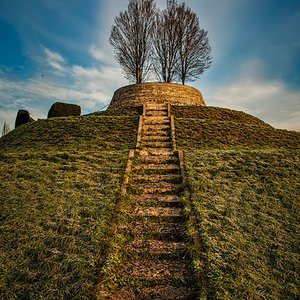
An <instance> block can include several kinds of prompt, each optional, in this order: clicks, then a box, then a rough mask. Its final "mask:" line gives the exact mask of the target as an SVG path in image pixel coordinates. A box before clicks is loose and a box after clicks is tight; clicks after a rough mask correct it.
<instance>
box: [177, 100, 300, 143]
mask: <svg viewBox="0 0 300 300" xmlns="http://www.w3.org/2000/svg"><path fill="white" fill-rule="evenodd" d="M172 110H173V113H174V115H175V127H176V143H177V147H178V148H179V149H245V148H249V149H253V148H284V149H287V148H289V149H295V148H297V149H298V148H300V133H299V132H294V131H287V130H281V129H275V128H273V127H271V126H270V125H268V124H266V123H264V122H263V121H261V120H259V119H257V118H255V117H252V116H250V115H248V114H245V113H243V112H238V111H232V110H228V109H222V108H215V107H199V108H198V107H196V108H194V110H193V109H192V107H179V106H175V107H173V109H172Z"/></svg>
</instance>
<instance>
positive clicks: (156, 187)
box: [128, 182, 182, 194]
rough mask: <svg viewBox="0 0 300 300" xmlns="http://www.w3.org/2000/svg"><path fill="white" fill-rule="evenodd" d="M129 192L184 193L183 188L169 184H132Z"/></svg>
mask: <svg viewBox="0 0 300 300" xmlns="http://www.w3.org/2000/svg"><path fill="white" fill-rule="evenodd" d="M128 190H131V191H137V192H141V193H143V194H178V193H180V192H182V186H181V185H180V184H176V183H169V182H155V183H154V182H150V183H149V182H147V183H131V184H130V186H129V188H128Z"/></svg>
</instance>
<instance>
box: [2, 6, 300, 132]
mask: <svg viewBox="0 0 300 300" xmlns="http://www.w3.org/2000/svg"><path fill="white" fill-rule="evenodd" d="M185 2H186V4H187V5H188V6H190V7H191V8H192V9H193V10H194V11H195V12H196V13H197V14H198V16H199V19H200V24H201V26H202V27H203V28H204V29H206V30H208V33H209V37H210V42H211V46H212V55H213V59H214V61H213V64H212V67H211V68H210V69H209V70H207V71H206V72H205V73H204V74H203V75H202V76H201V77H200V78H199V79H198V80H197V81H196V82H193V83H189V84H190V85H192V86H194V87H196V88H198V89H199V90H200V91H201V92H202V94H203V96H204V98H205V101H206V104H207V105H209V106H219V107H227V108H231V109H236V110H242V111H245V112H248V113H250V114H252V115H254V116H257V117H259V118H261V119H262V120H264V121H265V122H267V123H269V124H271V125H273V126H274V127H276V128H286V129H293V130H298V131H300V37H299V32H298V31H299V28H300V1H299V0H285V1H282V0H281V1H280V0H264V1H261V0H209V1H208V0H186V1H185ZM127 4H128V1H127V0H63V1H62V0H30V1H28V0H0V7H1V9H0V36H1V43H0V126H1V128H2V126H3V122H7V123H9V124H10V127H11V129H12V128H13V126H14V120H15V116H16V112H17V110H19V109H27V110H29V112H30V113H31V116H32V117H33V118H35V119H37V118H46V116H47V113H48V110H49V108H50V107H51V105H52V104H53V103H54V102H56V101H63V102H70V103H76V104H79V105H80V106H81V107H82V111H83V113H89V112H94V111H96V110H99V109H100V108H102V107H103V106H105V105H107V104H108V103H109V102H110V100H111V98H112V95H113V92H114V91H115V90H116V89H117V88H119V87H121V86H123V85H126V84H129V83H128V82H127V81H126V80H125V79H124V78H123V76H122V73H121V70H120V67H119V65H118V64H117V63H116V61H115V59H114V55H113V49H112V48H111V46H110V45H109V42H108V38H109V34H110V29H111V25H112V24H113V20H114V17H115V16H116V15H117V14H118V13H119V12H120V11H121V10H122V11H123V10H125V9H126V7H127ZM157 5H158V6H159V7H161V8H162V7H164V5H165V1H164V0H158V1H157Z"/></svg>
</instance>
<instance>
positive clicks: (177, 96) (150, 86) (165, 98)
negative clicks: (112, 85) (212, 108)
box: [109, 82, 206, 108]
mask: <svg viewBox="0 0 300 300" xmlns="http://www.w3.org/2000/svg"><path fill="white" fill-rule="evenodd" d="M149 101H151V102H160V103H162V102H169V103H170V104H174V105H198V106H206V105H205V102H204V99H203V97H202V94H201V93H200V92H199V91H198V90H197V89H195V88H193V87H190V86H186V85H182V84H177V83H162V82H154V83H153V82H147V83H140V84H132V85H127V86H124V87H122V88H120V89H118V90H116V91H115V93H114V95H113V98H112V100H111V103H110V105H109V108H115V107H120V106H140V105H142V104H144V103H146V102H149Z"/></svg>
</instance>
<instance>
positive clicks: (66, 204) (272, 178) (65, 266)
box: [0, 105, 300, 299]
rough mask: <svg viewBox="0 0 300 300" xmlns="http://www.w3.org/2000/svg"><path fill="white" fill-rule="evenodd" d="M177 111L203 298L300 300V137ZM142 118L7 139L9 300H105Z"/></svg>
mask: <svg viewBox="0 0 300 300" xmlns="http://www.w3.org/2000/svg"><path fill="white" fill-rule="evenodd" d="M171 111H172V114H173V115H174V117H175V129H176V142H177V147H178V149H180V150H183V152H184V163H185V169H186V179H187V180H186V183H185V184H186V186H185V189H186V190H187V191H188V192H187V193H186V194H185V195H184V196H183V198H185V199H183V201H189V200H188V199H187V198H190V201H191V203H192V207H193V211H194V212H193V213H194V214H195V215H196V219H197V227H196V228H188V229H187V230H188V231H190V232H188V234H189V235H190V236H192V235H194V234H196V235H199V236H200V241H201V252H197V251H196V252H195V253H196V254H195V256H194V257H193V264H194V267H195V268H196V269H198V271H199V273H200V274H202V277H201V279H199V281H201V282H199V285H200V286H201V288H202V289H203V291H204V293H206V295H208V298H209V299H263V298H267V299H296V298H298V297H299V296H300V291H299V286H300V281H299V275H298V274H299V261H300V255H299V240H300V225H299V224H300V222H299V221H300V220H299V215H300V207H299V205H300V204H299V177H300V169H299V165H300V164H299V153H300V133H297V132H291V131H286V130H278V129H274V128H273V127H271V126H270V125H268V124H266V123H264V122H263V121H261V120H259V119H257V118H255V117H253V116H250V115H248V114H245V113H243V112H237V111H233V110H229V109H224V108H215V107H196V106H186V107H182V106H176V105H175V106H172V107H171ZM141 113H142V107H140V106H138V107H132V108H112V109H109V110H107V111H105V112H98V113H94V114H90V115H87V116H82V117H68V118H54V119H49V120H39V121H37V122H34V123H30V124H26V125H22V126H20V127H18V128H17V129H16V130H14V131H12V132H10V133H9V134H7V135H6V136H4V137H2V138H1V139H0V159H1V166H0V174H1V175H0V182H1V191H2V193H1V196H0V222H1V223H0V224H1V225H0V240H1V243H0V249H1V251H0V253H1V256H0V298H3V299H92V298H93V297H94V295H95V293H96V286H97V283H98V281H99V274H100V273H101V269H102V267H103V266H104V265H105V263H106V261H107V259H108V257H109V255H112V253H109V249H111V242H112V240H111V231H110V230H111V225H112V224H114V222H115V220H116V218H117V216H116V214H115V210H116V205H117V204H118V203H119V202H120V198H122V196H121V195H120V190H121V186H122V182H123V177H124V172H125V168H126V163H127V158H128V153H129V149H134V148H135V145H136V136H137V130H138V120H139V115H140V114H141ZM187 213H189V212H188V211H187ZM195 230H196V231H197V232H196V233H193V232H192V231H195Z"/></svg>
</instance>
